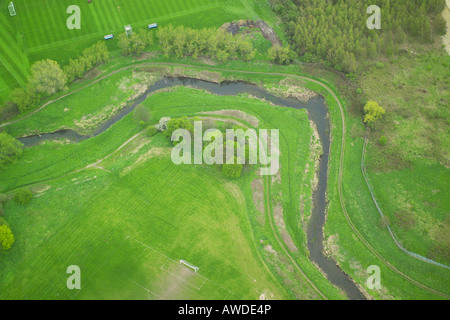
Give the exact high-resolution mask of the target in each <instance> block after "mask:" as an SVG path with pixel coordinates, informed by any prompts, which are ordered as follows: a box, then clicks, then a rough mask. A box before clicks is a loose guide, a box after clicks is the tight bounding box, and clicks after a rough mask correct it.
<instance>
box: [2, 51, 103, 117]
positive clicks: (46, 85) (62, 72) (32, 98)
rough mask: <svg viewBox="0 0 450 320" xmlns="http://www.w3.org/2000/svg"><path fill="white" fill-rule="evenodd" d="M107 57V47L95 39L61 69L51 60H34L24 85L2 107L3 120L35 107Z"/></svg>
mask: <svg viewBox="0 0 450 320" xmlns="http://www.w3.org/2000/svg"><path fill="white" fill-rule="evenodd" d="M108 60H109V52H108V48H107V47H106V45H105V44H104V43H103V42H98V43H96V44H94V45H92V46H91V47H89V48H86V49H85V50H83V52H82V54H81V55H80V56H79V57H77V58H76V59H70V60H69V63H68V65H66V66H64V67H63V68H61V66H60V65H59V64H58V62H56V61H54V60H51V59H45V60H41V61H37V62H35V63H34V64H33V65H32V66H31V72H30V76H29V77H28V82H27V84H26V86H25V87H23V88H16V89H14V90H13V91H11V94H10V98H11V101H7V102H5V104H4V106H3V107H2V108H1V110H0V115H1V117H2V120H5V119H8V117H11V116H14V115H15V114H16V110H17V111H18V112H20V113H22V112H24V111H26V110H27V109H29V108H31V107H33V106H35V105H36V104H37V103H38V102H39V101H40V100H41V99H43V98H45V97H47V96H50V95H52V94H54V93H56V92H58V91H60V90H63V89H64V88H66V85H67V84H68V83H70V82H72V81H74V80H75V79H78V78H81V77H82V76H83V75H84V74H85V73H86V72H88V71H89V70H91V69H93V68H94V67H96V66H98V65H99V64H102V63H105V62H107V61H108Z"/></svg>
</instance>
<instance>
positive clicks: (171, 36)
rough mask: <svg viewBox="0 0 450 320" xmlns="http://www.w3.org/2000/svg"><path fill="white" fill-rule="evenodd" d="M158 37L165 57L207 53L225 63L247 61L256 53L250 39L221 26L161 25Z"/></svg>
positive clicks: (196, 55) (207, 55)
mask: <svg viewBox="0 0 450 320" xmlns="http://www.w3.org/2000/svg"><path fill="white" fill-rule="evenodd" d="M157 36H158V39H159V43H160V45H161V47H162V50H163V51H164V54H165V55H166V56H176V57H177V58H182V57H185V56H192V57H193V58H194V59H196V58H197V57H199V56H206V57H209V58H212V59H217V60H219V61H221V62H224V61H227V60H229V59H243V60H245V61H248V60H251V59H253V58H254V57H255V54H256V50H255V49H254V48H253V44H252V43H251V42H250V41H248V40H246V39H245V38H243V37H242V36H240V35H237V36H233V35H231V34H229V33H227V32H226V31H225V30H222V29H219V30H216V29H192V28H189V27H184V26H179V27H173V26H172V25H169V26H166V27H159V29H158V31H157Z"/></svg>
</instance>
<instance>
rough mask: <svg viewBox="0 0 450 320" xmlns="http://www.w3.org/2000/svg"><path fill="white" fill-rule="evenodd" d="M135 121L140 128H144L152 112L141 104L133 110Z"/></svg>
mask: <svg viewBox="0 0 450 320" xmlns="http://www.w3.org/2000/svg"><path fill="white" fill-rule="evenodd" d="M133 119H134V121H136V122H137V123H138V124H139V125H140V126H144V125H145V124H147V123H148V122H149V121H150V119H151V116H150V110H149V109H148V108H146V107H145V106H144V105H142V104H140V105H138V106H137V107H136V108H135V109H134V110H133Z"/></svg>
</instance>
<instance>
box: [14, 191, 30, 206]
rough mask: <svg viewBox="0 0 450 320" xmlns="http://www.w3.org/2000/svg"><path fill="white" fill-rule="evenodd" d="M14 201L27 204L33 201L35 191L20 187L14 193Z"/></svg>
mask: <svg viewBox="0 0 450 320" xmlns="http://www.w3.org/2000/svg"><path fill="white" fill-rule="evenodd" d="M13 199H14V201H15V202H17V203H18V204H21V205H25V204H28V203H30V202H31V199H33V192H31V190H30V189H19V190H17V191H16V193H15V194H14V198H13Z"/></svg>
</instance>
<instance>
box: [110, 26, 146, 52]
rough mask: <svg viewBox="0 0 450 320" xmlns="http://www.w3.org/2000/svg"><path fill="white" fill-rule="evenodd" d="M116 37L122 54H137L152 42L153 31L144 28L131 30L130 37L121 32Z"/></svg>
mask: <svg viewBox="0 0 450 320" xmlns="http://www.w3.org/2000/svg"><path fill="white" fill-rule="evenodd" d="M118 38H119V42H118V46H119V48H120V50H121V51H122V54H123V55H124V56H129V55H135V56H139V55H141V54H142V52H143V51H144V49H145V48H146V47H148V46H151V45H152V44H153V33H151V32H148V30H145V29H144V30H139V31H138V32H133V33H132V34H131V36H130V37H128V36H127V35H126V34H125V33H121V34H120V35H119V37H118Z"/></svg>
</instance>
